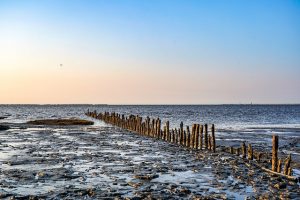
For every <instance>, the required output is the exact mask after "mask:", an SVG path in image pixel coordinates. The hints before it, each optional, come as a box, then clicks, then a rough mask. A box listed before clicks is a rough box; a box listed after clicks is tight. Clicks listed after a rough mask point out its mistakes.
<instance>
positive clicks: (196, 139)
mask: <svg viewBox="0 0 300 200" xmlns="http://www.w3.org/2000/svg"><path fill="white" fill-rule="evenodd" d="M199 132H200V124H197V125H196V135H195V142H194V144H195V145H194V148H195V149H198V148H199Z"/></svg>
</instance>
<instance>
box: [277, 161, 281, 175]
mask: <svg viewBox="0 0 300 200" xmlns="http://www.w3.org/2000/svg"><path fill="white" fill-rule="evenodd" d="M277 172H278V173H281V159H278V162H277Z"/></svg>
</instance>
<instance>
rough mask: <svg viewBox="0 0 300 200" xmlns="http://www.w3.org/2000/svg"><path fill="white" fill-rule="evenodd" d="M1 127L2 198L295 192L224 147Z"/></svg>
mask: <svg viewBox="0 0 300 200" xmlns="http://www.w3.org/2000/svg"><path fill="white" fill-rule="evenodd" d="M9 126H10V127H11V129H9V130H5V131H1V132H0V163H1V175H0V197H1V198H2V199H11V198H16V199H18V198H20V199H21V198H23V199H24V198H25V199H26V198H32V199H40V198H41V199H101V198H107V199H145V198H148V199H245V198H247V199H259V198H261V199H272V198H277V197H278V198H285V199H297V198H298V197H299V196H300V189H299V183H295V182H292V181H288V180H286V179H283V178H280V177H277V176H271V175H270V174H268V173H265V172H263V171H262V170H260V169H259V168H257V167H255V166H254V165H253V166H252V165H250V166H247V165H245V163H244V161H243V159H239V158H237V157H234V156H232V155H231V154H229V153H226V152H221V151H218V152H216V153H212V152H208V151H195V150H190V149H186V148H183V147H179V146H178V145H175V144H170V143H167V142H164V141H161V140H156V139H153V138H148V137H145V136H140V135H136V134H134V133H131V132H129V131H126V130H122V129H120V128H117V127H113V126H109V125H106V126H84V127H83V126H70V127H62V126H56V127H53V126H51V127H49V126H33V125H26V124H10V125H9ZM248 137H249V136H248ZM219 144H220V143H219Z"/></svg>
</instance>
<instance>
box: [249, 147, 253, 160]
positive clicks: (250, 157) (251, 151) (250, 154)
mask: <svg viewBox="0 0 300 200" xmlns="http://www.w3.org/2000/svg"><path fill="white" fill-rule="evenodd" d="M248 160H253V150H252V146H251V144H248Z"/></svg>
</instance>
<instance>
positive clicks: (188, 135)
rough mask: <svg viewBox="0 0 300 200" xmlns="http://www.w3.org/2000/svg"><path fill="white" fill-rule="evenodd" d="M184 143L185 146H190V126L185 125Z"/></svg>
mask: <svg viewBox="0 0 300 200" xmlns="http://www.w3.org/2000/svg"><path fill="white" fill-rule="evenodd" d="M186 136H187V137H186V143H185V146H186V147H190V141H191V133H190V127H189V126H186Z"/></svg>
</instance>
